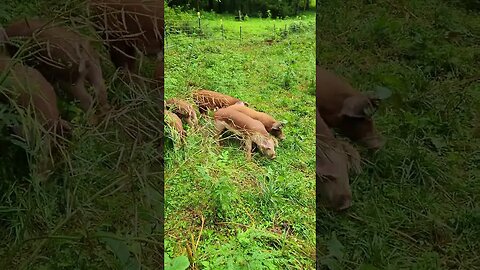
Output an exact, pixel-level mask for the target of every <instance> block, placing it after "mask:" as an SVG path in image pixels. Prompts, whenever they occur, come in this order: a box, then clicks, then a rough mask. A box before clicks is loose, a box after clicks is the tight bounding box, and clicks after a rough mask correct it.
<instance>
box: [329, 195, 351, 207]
mask: <svg viewBox="0 0 480 270" xmlns="http://www.w3.org/2000/svg"><path fill="white" fill-rule="evenodd" d="M351 206H352V196H351V195H348V194H344V195H341V196H338V198H337V200H336V202H335V205H334V206H333V207H334V208H335V210H337V211H344V210H346V209H348V208H350V207H351Z"/></svg>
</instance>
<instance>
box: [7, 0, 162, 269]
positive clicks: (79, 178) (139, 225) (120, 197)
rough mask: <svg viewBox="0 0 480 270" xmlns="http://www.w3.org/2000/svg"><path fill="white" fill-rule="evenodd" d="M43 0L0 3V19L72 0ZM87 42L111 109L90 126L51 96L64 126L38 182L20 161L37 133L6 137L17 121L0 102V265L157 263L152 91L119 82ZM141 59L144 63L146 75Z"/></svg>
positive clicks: (51, 10) (47, 12)
mask: <svg viewBox="0 0 480 270" xmlns="http://www.w3.org/2000/svg"><path fill="white" fill-rule="evenodd" d="M50 4H55V3H54V2H53V1H51V2H47V1H20V0H8V1H2V9H1V12H2V13H0V23H1V24H6V23H8V22H10V21H11V20H13V19H15V18H17V19H18V18H21V17H22V16H29V15H30V16H41V17H47V18H51V17H53V16H56V15H59V12H60V9H62V8H63V5H67V4H68V5H74V4H75V3H74V2H67V3H57V5H50ZM67 10H68V9H67ZM63 15H64V16H63V17H65V18H68V17H70V16H71V15H73V14H69V13H65V14H63ZM91 37H92V38H95V37H94V36H91ZM95 46H96V47H97V48H98V49H99V51H100V52H101V53H102V55H103V58H102V67H103V69H104V77H105V79H106V82H107V85H108V91H109V93H108V94H109V99H110V102H111V104H112V105H113V106H114V108H115V111H114V112H113V113H111V114H110V115H108V117H106V118H105V119H104V120H103V121H102V122H101V123H100V124H99V125H98V126H95V127H93V126H90V125H87V124H86V121H85V115H84V114H83V113H82V112H79V110H78V106H77V105H76V104H73V103H71V102H66V101H63V102H62V103H61V104H60V105H61V108H62V112H63V114H64V117H65V118H66V119H68V120H70V121H71V122H72V126H73V128H74V131H73V134H72V137H71V138H70V139H69V141H67V143H66V144H65V145H63V146H62V147H61V150H62V151H63V154H64V155H63V156H59V157H58V161H57V163H56V167H55V171H54V174H53V175H52V176H51V177H50V179H49V180H48V181H41V179H39V178H38V177H37V176H36V174H35V169H34V168H33V169H29V165H31V164H29V162H28V161H29V159H31V160H36V159H37V160H38V158H39V157H40V156H39V154H38V153H37V152H36V151H34V149H35V147H36V146H38V145H41V144H42V143H43V141H42V140H32V141H27V142H22V141H19V140H17V139H14V138H12V137H11V135H10V134H9V133H7V131H6V129H5V125H6V124H8V123H10V122H12V121H15V120H24V119H22V118H20V119H18V114H16V113H15V112H12V110H11V109H10V108H8V107H7V108H6V109H4V110H3V111H2V112H5V114H3V115H8V118H4V117H2V118H1V119H0V127H2V130H1V132H2V133H1V134H0V143H1V151H2V153H1V156H0V231H1V232H0V268H1V269H74V268H75V269H77V268H79V269H126V268H128V269H138V268H136V266H139V265H141V266H143V268H142V269H150V268H151V269H155V268H158V266H159V265H161V264H163V252H162V249H161V247H162V243H161V242H160V241H159V240H158V239H162V238H161V237H162V231H163V230H162V229H163V227H162V223H163V216H162V214H163V202H162V196H161V195H162V185H163V168H162V166H161V163H160V161H161V157H160V154H161V153H160V152H159V151H158V147H159V145H160V139H162V137H163V134H162V129H161V127H162V124H161V122H162V120H161V112H160V111H159V109H158V108H159V104H160V101H159V97H158V92H157V90H156V89H148V88H146V89H143V88H139V87H135V86H134V85H129V84H126V83H123V82H122V81H121V80H120V79H119V78H117V74H116V73H115V71H114V69H113V65H112V64H111V63H110V61H109V60H108V58H107V57H106V56H105V55H106V54H105V50H104V49H103V48H102V46H100V44H99V42H96V43H95ZM151 64H152V63H151V61H150V62H148V61H147V64H146V66H145V67H144V73H145V74H147V76H148V73H151V72H153V70H152V67H151ZM3 90H4V89H2V91H3ZM3 115H2V116H3ZM7 120H8V121H9V122H7ZM12 142H13V143H12ZM14 143H16V144H14Z"/></svg>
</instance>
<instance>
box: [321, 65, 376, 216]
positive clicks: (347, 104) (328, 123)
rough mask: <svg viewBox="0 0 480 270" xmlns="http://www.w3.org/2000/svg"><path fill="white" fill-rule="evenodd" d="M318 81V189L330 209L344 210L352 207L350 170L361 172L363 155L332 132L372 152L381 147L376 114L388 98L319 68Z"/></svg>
mask: <svg viewBox="0 0 480 270" xmlns="http://www.w3.org/2000/svg"><path fill="white" fill-rule="evenodd" d="M316 79H317V89H316V90H317V91H316V98H317V116H316V122H317V125H316V129H317V131H316V133H317V138H316V139H317V149H316V152H317V154H316V156H317V157H316V158H317V161H316V163H317V164H316V165H317V166H316V167H317V171H316V175H317V190H318V192H319V194H318V195H319V197H320V199H321V200H322V201H323V203H325V204H326V206H327V207H329V208H332V209H335V210H338V211H341V210H345V209H347V208H349V207H350V206H351V205H352V191H351V188H350V181H349V171H350V170H354V171H356V172H357V173H358V172H360V154H359V153H358V151H357V150H356V149H355V148H354V147H353V146H352V145H351V144H350V143H349V142H347V141H346V140H343V139H340V138H337V137H336V136H335V135H334V133H333V132H332V130H331V129H334V130H336V131H338V133H339V134H340V135H343V136H345V137H347V138H348V139H350V140H351V141H353V142H358V143H360V144H362V145H363V146H365V147H366V148H368V149H373V150H377V149H379V148H381V147H382V146H383V145H384V143H385V139H384V138H383V137H382V136H381V135H380V134H379V133H378V132H377V130H376V128H375V126H374V123H373V119H372V115H373V113H374V112H375V111H376V109H377V108H378V106H379V104H380V100H381V99H383V98H384V97H382V96H381V95H378V93H374V92H367V93H362V92H359V91H358V90H356V89H354V88H353V87H352V86H351V85H350V84H349V83H347V82H346V81H345V79H344V78H341V77H339V76H337V75H335V74H334V73H332V72H330V71H328V70H325V69H323V68H321V67H320V66H318V65H317V76H316Z"/></svg>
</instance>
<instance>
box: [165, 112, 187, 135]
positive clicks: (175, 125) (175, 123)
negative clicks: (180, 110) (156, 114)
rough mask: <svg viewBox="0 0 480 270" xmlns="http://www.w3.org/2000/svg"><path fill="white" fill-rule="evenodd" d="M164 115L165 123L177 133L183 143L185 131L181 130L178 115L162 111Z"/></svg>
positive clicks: (181, 126) (180, 121)
mask: <svg viewBox="0 0 480 270" xmlns="http://www.w3.org/2000/svg"><path fill="white" fill-rule="evenodd" d="M164 113H165V116H164V117H165V122H166V123H167V124H168V125H169V126H170V127H171V128H172V129H174V130H175V131H177V132H178V135H179V136H180V139H181V140H182V141H183V140H184V139H185V130H184V129H183V125H182V120H181V119H180V117H178V115H176V114H174V113H173V112H170V111H167V110H164Z"/></svg>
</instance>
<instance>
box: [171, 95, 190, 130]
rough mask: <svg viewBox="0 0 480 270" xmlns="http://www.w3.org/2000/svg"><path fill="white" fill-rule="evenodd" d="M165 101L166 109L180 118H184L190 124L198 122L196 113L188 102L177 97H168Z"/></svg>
mask: <svg viewBox="0 0 480 270" xmlns="http://www.w3.org/2000/svg"><path fill="white" fill-rule="evenodd" d="M165 103H166V107H167V109H169V110H171V111H172V112H173V113H175V114H177V115H178V116H179V117H180V118H182V119H185V121H186V122H187V124H189V125H190V126H195V125H197V124H198V119H197V113H196V112H195V109H194V108H193V106H192V105H191V104H190V103H188V102H186V101H185V100H181V99H178V98H171V99H168V100H167V101H166V102H165Z"/></svg>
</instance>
